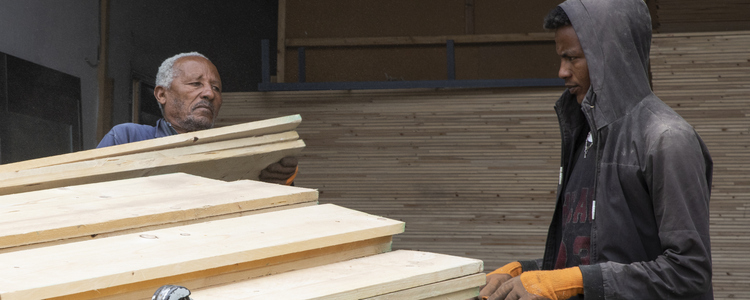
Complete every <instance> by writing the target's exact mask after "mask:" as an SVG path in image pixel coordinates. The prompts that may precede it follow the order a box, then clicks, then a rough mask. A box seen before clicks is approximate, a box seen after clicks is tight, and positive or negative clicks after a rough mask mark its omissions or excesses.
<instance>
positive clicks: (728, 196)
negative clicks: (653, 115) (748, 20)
mask: <svg viewBox="0 0 750 300" xmlns="http://www.w3.org/2000/svg"><path fill="white" fill-rule="evenodd" d="M748 48H750V31H726V32H692V33H675V34H656V35H654V38H653V43H652V46H651V71H652V78H653V87H654V92H655V93H656V95H657V96H659V97H660V98H661V99H662V100H664V102H665V103H667V104H669V106H670V107H672V108H674V110H675V111H676V112H678V113H679V114H680V115H682V117H683V118H685V119H686V120H687V121H688V122H689V123H690V124H691V125H693V127H695V130H696V131H697V132H698V133H699V134H700V135H701V138H703V140H704V141H705V142H706V146H708V150H709V151H710V152H711V157H712V158H713V161H714V173H713V175H714V176H713V184H712V190H711V246H712V247H711V251H712V255H713V271H714V273H713V284H714V294H715V297H716V298H717V299H750V285H748V284H747V283H748V282H750V273H748V271H747V270H748V269H750V260H748V259H747V254H746V253H747V249H748V247H750V235H748V231H747V230H745V229H746V228H750V215H748V214H747V212H748V210H750V184H748V183H750V172H748V171H750V151H748V148H749V147H750V105H748V100H749V99H750V51H748Z"/></svg>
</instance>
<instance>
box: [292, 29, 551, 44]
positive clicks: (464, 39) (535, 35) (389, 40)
mask: <svg viewBox="0 0 750 300" xmlns="http://www.w3.org/2000/svg"><path fill="white" fill-rule="evenodd" d="M448 40H453V41H454V42H455V43H456V44H486V43H517V42H540V41H541V42H552V41H554V40H555V35H554V33H549V32H529V33H507V34H469V35H445V36H391V37H363V38H293V39H291V38H290V39H286V46H287V47H290V48H291V47H360V46H406V45H445V43H446V42H447V41H448Z"/></svg>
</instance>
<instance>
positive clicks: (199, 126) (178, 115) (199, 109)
mask: <svg viewBox="0 0 750 300" xmlns="http://www.w3.org/2000/svg"><path fill="white" fill-rule="evenodd" d="M174 69H175V73H176V76H175V77H174V79H173V80H172V85H171V86H170V88H169V89H165V88H163V87H160V86H159V87H156V89H155V90H154V95H155V96H156V99H157V100H158V101H159V103H161V104H162V106H163V107H164V118H165V119H166V120H167V121H168V122H169V123H170V124H172V127H174V129H175V130H176V131H177V132H178V133H185V132H192V131H197V130H203V129H208V128H211V127H213V125H214V120H215V119H216V116H217V115H218V114H219V108H221V78H220V77H219V71H217V70H216V66H214V64H212V63H211V62H210V61H208V60H207V59H205V58H202V57H199V56H186V57H181V58H179V59H178V60H177V61H176V62H175V64H174Z"/></svg>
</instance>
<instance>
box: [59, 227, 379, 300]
mask: <svg viewBox="0 0 750 300" xmlns="http://www.w3.org/2000/svg"><path fill="white" fill-rule="evenodd" d="M391 242H392V238H391V237H390V236H386V237H379V238H374V239H370V240H364V241H358V242H353V243H347V244H341V245H336V246H330V247H325V248H319V249H315V250H308V251H304V252H299V253H292V254H287V255H282V256H278V257H272V258H268V259H263V260H257V261H251V262H247V263H243V264H236V265H231V266H227V267H221V268H215V269H210V270H204V271H200V272H193V273H188V274H182V275H179V276H172V277H167V278H160V279H156V280H151V281H146V282H139V283H135V284H130V285H124V286H116V287H111V288H107V289H100V290H96V291H88V292H84V293H79V294H74V295H69V296H63V297H57V298H50V300H73V299H76V300H85V299H97V300H133V299H143V300H147V299H151V296H152V295H153V293H154V292H155V291H156V289H157V288H159V287H160V286H162V285H165V284H175V285H181V286H185V287H187V288H188V289H190V290H191V291H192V292H193V293H194V294H195V295H200V290H201V289H205V288H208V287H214V286H220V285H225V284H230V283H232V282H237V281H242V280H247V279H252V278H256V277H261V276H267V275H272V274H279V273H284V272H288V271H293V270H298V269H304V268H311V267H316V266H322V265H326V264H331V263H335V262H339V261H345V260H349V259H355V258H360V257H365V256H370V255H376V254H380V253H384V252H388V251H390V250H391ZM195 297H196V296H193V297H192V298H193V299H196V300H197V299H200V298H195Z"/></svg>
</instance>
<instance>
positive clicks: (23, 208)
mask: <svg viewBox="0 0 750 300" xmlns="http://www.w3.org/2000/svg"><path fill="white" fill-rule="evenodd" d="M196 178H200V179H201V180H200V181H199V180H196ZM122 181H124V182H120V181H114V182H104V183H97V184H89V185H86V186H85V187H83V188H79V187H78V186H72V187H69V188H65V189H55V190H49V191H38V192H29V193H22V194H14V195H8V196H0V215H2V216H3V218H2V219H0V234H1V236H0V248H9V247H16V246H20V245H28V244H34V243H41V242H48V241H54V240H60V239H69V238H75V237H83V236H98V235H101V234H103V233H111V232H117V231H122V230H127V229H136V228H145V227H148V226H154V225H163V224H172V225H173V226H176V225H179V224H184V223H185V222H187V221H195V220H205V219H206V218H212V217H219V216H224V215H230V214H237V213H242V212H249V211H254V210H265V209H269V208H273V207H283V206H289V205H295V204H301V203H309V204H315V203H317V199H318V193H317V191H315V190H312V189H305V188H298V187H289V186H283V185H277V184H270V183H264V182H258V181H249V180H240V181H235V182H223V181H218V180H211V179H207V178H201V177H197V176H193V175H188V174H168V175H162V176H153V177H144V178H136V179H131V180H122ZM151 181H155V182H159V183H161V185H154V184H151V185H149V182H151ZM181 182H196V183H194V184H190V185H184V184H183V185H180V183H181ZM124 189H129V190H133V191H137V192H136V193H129V191H127V190H126V191H123V190H124ZM92 190H94V191H96V192H94V193H92V192H90V191H92ZM123 192H124V193H125V195H123Z"/></svg>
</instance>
